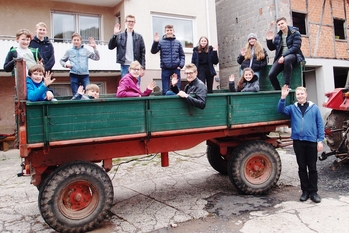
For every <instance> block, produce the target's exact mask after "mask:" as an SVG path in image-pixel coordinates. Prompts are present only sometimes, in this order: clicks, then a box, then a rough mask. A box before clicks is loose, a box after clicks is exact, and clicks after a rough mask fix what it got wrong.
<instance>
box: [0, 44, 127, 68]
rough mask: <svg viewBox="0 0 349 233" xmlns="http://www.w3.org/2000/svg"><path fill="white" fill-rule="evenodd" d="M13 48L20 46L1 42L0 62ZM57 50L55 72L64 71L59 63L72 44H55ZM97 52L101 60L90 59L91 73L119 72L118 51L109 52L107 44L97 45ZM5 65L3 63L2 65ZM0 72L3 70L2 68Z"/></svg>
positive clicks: (86, 46) (3, 60)
mask: <svg viewBox="0 0 349 233" xmlns="http://www.w3.org/2000/svg"><path fill="white" fill-rule="evenodd" d="M12 46H15V47H16V46H18V43H17V42H16V41H15V40H6V39H3V40H0V48H1V53H0V62H1V61H2V62H5V59H6V55H7V53H8V51H9V50H10V48H11V47H12ZM84 46H85V48H87V49H89V50H91V51H93V49H92V47H90V46H88V45H84ZM53 47H54V49H55V59H56V63H55V65H54V67H53V70H54V71H55V70H56V71H64V70H67V71H68V69H67V68H63V67H62V66H61V64H60V63H59V61H60V59H61V58H62V57H63V55H64V53H65V52H66V51H67V50H68V49H69V48H71V47H72V44H71V43H53ZM97 50H98V51H99V54H100V57H101V59H100V60H99V61H94V60H91V59H89V69H90V71H95V72H98V71H117V70H120V64H118V63H116V49H114V50H109V49H108V45H107V44H100V45H97ZM2 64H3V63H2ZM0 70H3V67H2V66H1V68H0Z"/></svg>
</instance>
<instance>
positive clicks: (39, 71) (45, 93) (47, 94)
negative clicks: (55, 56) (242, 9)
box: [27, 65, 56, 101]
mask: <svg viewBox="0 0 349 233" xmlns="http://www.w3.org/2000/svg"><path fill="white" fill-rule="evenodd" d="M44 73H45V69H44V67H43V66H42V65H33V66H32V67H30V69H29V71H28V74H29V76H28V77H27V96H28V97H27V99H28V100H30V101H43V100H55V99H54V95H53V91H52V90H50V89H49V88H48V86H49V85H51V84H52V83H53V82H54V81H55V80H56V79H52V80H51V75H52V73H50V72H48V71H47V72H46V75H45V76H44Z"/></svg>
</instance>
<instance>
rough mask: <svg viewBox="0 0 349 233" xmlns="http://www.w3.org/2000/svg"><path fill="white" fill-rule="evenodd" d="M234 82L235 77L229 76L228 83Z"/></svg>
mask: <svg viewBox="0 0 349 233" xmlns="http://www.w3.org/2000/svg"><path fill="white" fill-rule="evenodd" d="M234 81H235V75H233V74H231V75H230V76H229V82H234Z"/></svg>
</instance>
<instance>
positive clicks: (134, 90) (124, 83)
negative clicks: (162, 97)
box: [116, 61, 156, 97]
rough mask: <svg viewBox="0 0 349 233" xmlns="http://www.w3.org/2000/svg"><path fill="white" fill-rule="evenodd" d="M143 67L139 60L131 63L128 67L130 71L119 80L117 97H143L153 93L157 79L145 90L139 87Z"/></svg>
mask: <svg viewBox="0 0 349 233" xmlns="http://www.w3.org/2000/svg"><path fill="white" fill-rule="evenodd" d="M141 69H142V67H141V64H140V63H139V62H138V61H134V62H132V63H131V65H130V67H129V69H128V71H129V73H128V74H126V75H125V76H124V77H122V78H121V80H120V82H119V86H118V89H117V92H116V96H117V97H141V96H149V95H150V94H151V93H152V91H153V90H154V88H155V87H156V82H155V81H152V82H151V83H150V84H149V85H148V86H147V89H146V90H145V91H144V92H142V91H141V89H140V88H139V85H138V77H139V76H142V75H140V72H141Z"/></svg>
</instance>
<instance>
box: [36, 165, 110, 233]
mask: <svg viewBox="0 0 349 233" xmlns="http://www.w3.org/2000/svg"><path fill="white" fill-rule="evenodd" d="M113 199H114V191H113V185H112V182H111V180H110V178H109V176H108V174H107V173H106V172H105V171H104V170H103V169H102V168H101V167H99V166H98V165H96V164H93V163H89V162H82V161H76V162H72V163H68V164H65V165H62V166H61V167H58V168H57V169H56V170H55V171H54V172H53V173H52V174H50V176H49V177H47V179H46V180H45V182H44V184H43V186H42V187H41V189H40V193H39V201H38V203H39V209H40V213H41V215H42V217H43V219H44V220H45V222H46V223H47V224H48V225H49V226H50V227H51V228H53V229H54V230H56V231H58V232H68V233H71V232H86V231H90V230H92V229H93V228H95V227H96V226H97V225H98V224H99V223H101V222H102V221H103V220H104V219H105V217H106V215H107V214H108V211H109V210H110V208H111V206H112V204H113Z"/></svg>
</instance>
